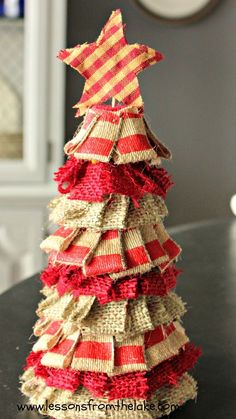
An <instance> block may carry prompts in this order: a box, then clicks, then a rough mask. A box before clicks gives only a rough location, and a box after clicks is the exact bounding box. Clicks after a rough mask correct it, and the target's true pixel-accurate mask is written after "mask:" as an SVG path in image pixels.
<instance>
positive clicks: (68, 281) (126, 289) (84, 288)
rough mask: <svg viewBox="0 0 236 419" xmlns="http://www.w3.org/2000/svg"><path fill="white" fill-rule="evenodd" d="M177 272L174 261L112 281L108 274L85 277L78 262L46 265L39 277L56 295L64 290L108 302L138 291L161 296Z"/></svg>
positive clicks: (168, 289) (178, 271) (135, 296)
mask: <svg viewBox="0 0 236 419" xmlns="http://www.w3.org/2000/svg"><path fill="white" fill-rule="evenodd" d="M180 272H181V271H180V270H179V269H176V267H175V266H174V265H173V266H169V267H168V268H167V269H166V270H165V271H164V272H163V273H161V272H159V270H158V269H153V270H152V271H150V272H147V273H146V274H143V275H133V276H131V277H130V276H128V277H124V278H121V279H118V280H116V281H113V280H112V279H111V278H110V276H109V275H102V276H95V277H86V276H85V275H84V274H83V273H82V271H81V268H78V267H77V266H67V265H55V266H52V265H49V266H47V268H45V269H44V271H43V272H42V274H41V277H40V278H41V280H42V282H43V283H44V285H45V286H48V287H53V286H55V287H56V289H57V291H58V293H59V295H63V294H65V293H67V292H71V293H72V294H73V295H74V296H75V297H79V296H80V295H90V296H92V295H93V296H95V297H96V298H97V300H98V301H99V303H100V304H107V303H109V302H111V301H120V300H127V299H136V298H138V297H139V296H141V295H144V296H145V295H146V296H148V295H152V296H164V295H166V294H168V293H169V292H170V291H171V290H172V289H173V288H174V287H175V286H176V278H177V276H178V275H179V274H180Z"/></svg>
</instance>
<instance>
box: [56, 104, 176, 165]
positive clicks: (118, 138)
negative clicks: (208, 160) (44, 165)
mask: <svg viewBox="0 0 236 419" xmlns="http://www.w3.org/2000/svg"><path fill="white" fill-rule="evenodd" d="M64 151H65V153H66V154H67V155H73V156H75V157H76V158H77V159H85V160H97V161H100V162H109V161H113V162H114V163H116V164H127V163H135V162H139V161H144V160H145V161H148V162H150V164H160V162H161V158H165V159H169V158H170V157H171V153H170V151H169V150H168V149H167V148H166V147H165V146H164V145H163V144H162V143H161V142H160V141H159V140H158V139H157V137H156V136H155V134H154V133H153V132H152V131H151V129H150V128H149V126H148V124H147V122H146V121H145V120H144V118H143V114H142V113H141V112H140V109H138V108H135V107H132V108H128V107H126V109H125V110H124V109H122V108H121V109H117V110H116V109H110V110H108V108H99V107H92V108H90V109H89V110H88V111H87V113H86V116H85V118H84V121H83V123H82V124H81V126H80V128H79V130H77V132H76V134H75V136H74V137H73V139H72V140H70V141H69V142H68V143H67V144H66V145H65V148H64Z"/></svg>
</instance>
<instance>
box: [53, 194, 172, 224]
mask: <svg viewBox="0 0 236 419" xmlns="http://www.w3.org/2000/svg"><path fill="white" fill-rule="evenodd" d="M50 208H51V209H52V212H51V214H50V216H49V219H50V220H51V221H53V222H54V223H55V224H59V225H63V226H65V227H69V228H82V227H87V228H99V229H101V230H102V231H106V230H115V229H125V228H132V227H140V226H142V225H145V224H156V223H159V222H160V221H161V220H162V219H163V218H164V217H165V216H167V214H168V211H167V208H166V206H165V203H164V201H163V199H162V198H161V197H158V196H152V195H150V194H147V195H145V196H144V197H143V198H141V199H140V200H139V207H136V206H135V205H134V203H133V201H132V200H131V199H130V198H128V197H127V196H123V195H112V196H111V198H110V199H108V200H106V201H104V202H87V201H80V200H71V199H68V198H67V196H61V197H59V198H55V199H53V200H52V201H51V203H50Z"/></svg>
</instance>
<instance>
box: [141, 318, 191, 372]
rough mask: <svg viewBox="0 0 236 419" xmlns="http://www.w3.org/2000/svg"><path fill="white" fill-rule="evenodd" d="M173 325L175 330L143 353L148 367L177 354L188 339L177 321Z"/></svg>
mask: <svg viewBox="0 0 236 419" xmlns="http://www.w3.org/2000/svg"><path fill="white" fill-rule="evenodd" d="M174 325H175V329H176V330H175V331H174V332H172V333H171V334H170V335H169V336H168V337H167V338H166V339H165V340H163V341H162V342H159V343H157V344H156V345H153V346H151V347H149V348H146V351H145V355H146V361H147V366H148V368H149V369H151V368H153V367H155V366H156V365H158V364H160V363H161V362H163V361H165V360H166V359H168V358H170V357H171V356H174V355H177V354H178V352H179V350H180V348H181V347H182V346H183V345H185V344H186V343H187V342H188V341H189V339H188V337H187V336H186V334H185V330H184V329H183V327H182V326H181V325H180V324H179V323H178V322H175V323H174Z"/></svg>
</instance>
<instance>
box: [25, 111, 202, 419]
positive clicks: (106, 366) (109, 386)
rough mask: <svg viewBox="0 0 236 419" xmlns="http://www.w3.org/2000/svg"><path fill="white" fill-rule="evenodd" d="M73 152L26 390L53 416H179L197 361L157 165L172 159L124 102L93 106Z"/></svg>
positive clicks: (192, 387) (55, 208)
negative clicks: (74, 406)
mask: <svg viewBox="0 0 236 419" xmlns="http://www.w3.org/2000/svg"><path fill="white" fill-rule="evenodd" d="M65 152H66V153H67V154H68V155H69V158H68V160H67V162H66V163H65V165H64V166H63V167H62V168H60V169H59V170H58V172H57V173H56V175H55V179H56V181H57V182H58V189H59V192H60V193H61V195H60V196H59V197H57V198H55V199H54V200H53V201H52V202H51V203H50V205H49V206H50V208H51V215H50V219H51V220H52V221H54V222H55V223H57V224H58V225H59V228H58V229H57V230H56V231H55V232H54V233H53V234H52V235H50V236H49V237H48V238H46V239H45V240H44V241H43V242H42V244H41V248H42V249H43V250H44V251H46V252H47V253H48V254H49V265H48V267H47V268H46V269H45V271H44V272H43V273H42V276H41V278H42V281H43V283H44V288H43V294H44V296H45V298H44V300H43V301H42V302H41V303H40V304H39V307H38V310H37V314H38V316H39V320H38V321H37V322H36V325H35V327H34V334H35V336H37V337H38V340H37V341H36V343H35V344H34V346H33V349H32V352H31V354H30V355H29V357H28V359H27V365H26V371H25V373H24V375H23V377H22V381H23V384H22V391H23V393H24V394H25V395H27V396H28V397H29V400H30V402H31V403H33V404H37V403H40V404H42V403H44V404H45V411H44V413H45V414H49V415H50V416H53V417H55V418H70V419H72V418H77V417H78V418H79V417H87V418H93V417H113V418H123V417H133V418H148V417H150V418H151V417H158V416H162V415H163V414H167V413H170V412H171V411H172V410H173V406H175V407H177V406H180V405H182V404H183V403H185V402H186V401H187V400H189V399H193V398H195V397H196V383H195V381H194V380H193V379H192V378H191V377H190V376H189V375H188V371H189V369H191V368H192V367H193V366H194V364H195V362H196V360H197V358H198V356H199V354H200V350H199V349H197V348H195V347H194V346H193V345H192V344H191V343H190V342H189V339H188V337H187V336H186V334H185V331H184V329H183V327H182V326H181V317H182V316H183V314H184V313H185V305H184V303H183V302H182V300H181V299H180V297H178V296H177V295H176V294H175V293H174V291H173V289H174V287H175V285H176V278H177V276H178V274H179V271H178V269H177V268H176V267H175V261H176V260H177V258H178V256H179V254H180V252H181V249H180V247H179V246H178V245H177V244H176V243H175V242H174V241H173V240H172V239H171V237H170V236H169V235H168V233H167V232H166V230H165V228H164V224H163V221H164V217H165V216H166V215H167V209H166V206H165V203H164V198H165V196H166V192H167V190H168V188H169V187H170V186H171V184H172V182H171V180H170V178H169V176H168V174H167V172H166V171H165V170H164V169H162V168H160V167H158V165H159V164H160V163H161V159H162V158H170V152H169V151H168V149H167V148H166V147H165V146H164V145H163V144H161V143H160V141H159V140H158V139H157V138H156V137H155V136H154V134H153V133H152V131H151V130H150V128H149V127H148V125H147V123H146V122H145V120H144V115H143V109H142V108H135V107H132V106H131V107H130V106H125V105H124V106H118V107H110V106H106V105H104V106H94V107H92V108H90V109H89V110H88V111H87V113H86V115H85V118H84V121H83V124H82V126H81V127H80V129H79V130H78V131H77V132H76V134H75V136H74V138H73V139H72V140H71V141H69V143H67V144H66V146H65ZM91 398H92V399H94V401H93V405H94V404H96V405H97V406H96V407H94V406H93V407H91V406H90V405H89V403H90V402H89V400H90V399H91ZM50 403H51V404H53V405H54V406H55V405H56V404H58V405H59V407H60V409H59V408H58V410H56V409H54V411H49V408H48V406H49V404H50ZM145 403H146V404H145ZM148 403H149V404H150V403H153V404H154V406H155V409H154V410H151V409H148V408H147V404H148ZM163 403H167V404H168V406H165V408H163ZM63 404H65V405H66V406H69V405H70V404H77V405H79V406H80V409H79V408H78V409H79V410H77V411H76V410H75V409H74V410H69V409H68V408H67V409H65V410H63V409H62V405H63ZM99 404H101V405H102V404H104V406H106V407H104V409H100V408H99V407H98V405H99ZM125 404H130V406H131V407H130V410H127V409H126V408H125V407H124V405H125ZM82 405H83V406H85V405H86V406H87V408H84V409H82V407H81V406H82ZM109 405H110V406H113V407H111V408H107V406H109ZM89 406H90V407H89ZM115 406H116V407H115ZM117 406H118V407H117ZM122 406H123V407H122ZM137 406H139V408H137ZM142 407H143V408H142ZM130 415H131V416H130Z"/></svg>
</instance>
